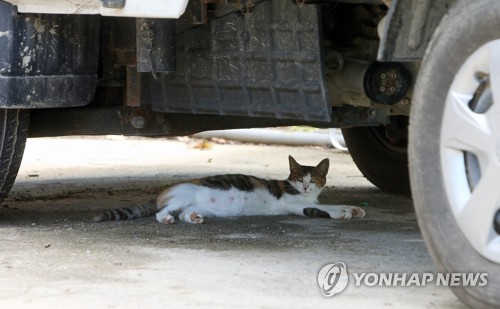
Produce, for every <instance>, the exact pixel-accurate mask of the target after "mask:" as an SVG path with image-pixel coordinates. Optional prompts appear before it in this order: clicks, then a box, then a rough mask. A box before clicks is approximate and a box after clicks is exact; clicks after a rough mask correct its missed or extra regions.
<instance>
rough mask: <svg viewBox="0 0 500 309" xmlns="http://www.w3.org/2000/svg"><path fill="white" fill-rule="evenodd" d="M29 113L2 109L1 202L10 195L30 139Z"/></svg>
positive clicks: (0, 145)
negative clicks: (27, 140)
mask: <svg viewBox="0 0 500 309" xmlns="http://www.w3.org/2000/svg"><path fill="white" fill-rule="evenodd" d="M28 126H29V111H28V110H18V109H0V202H1V201H3V200H4V199H5V198H6V197H7V195H8V194H9V191H10V189H11V188H12V185H13V184H14V181H15V180H16V176H17V172H18V171H19V167H20V166H21V160H22V157H23V153H24V146H25V145H26V138H27V137H28Z"/></svg>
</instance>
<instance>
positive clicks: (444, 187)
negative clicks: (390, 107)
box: [409, 0, 500, 308]
mask: <svg viewBox="0 0 500 309" xmlns="http://www.w3.org/2000/svg"><path fill="white" fill-rule="evenodd" d="M498 29H500V3H499V2H498V1H497V0H480V1H479V0H478V1H466V0H458V1H457V2H455V4H454V5H453V7H452V8H451V9H450V11H449V13H448V14H447V15H446V16H445V17H444V18H443V19H442V21H441V22H440V25H439V26H438V28H437V30H436V32H435V33H434V35H433V37H432V39H431V42H430V45H429V47H428V49H427V52H426V55H425V57H424V59H423V62H422V66H421V69H420V72H419V76H418V79H417V83H416V88H415V92H414V98H413V105H412V108H411V115H410V128H409V162H410V175H411V186H412V195H413V200H414V205H415V210H416V213H417V219H418V222H419V226H420V229H421V231H422V234H423V237H424V239H425V242H426V245H427V248H428V249H429V252H430V254H431V256H432V258H433V259H434V262H435V263H436V265H437V267H438V270H439V271H440V272H447V273H487V276H488V277H487V285H485V286H480V285H475V286H467V285H463V284H462V285H460V286H457V287H453V288H452V290H453V292H454V293H455V294H456V295H457V296H458V297H459V298H460V299H461V300H462V301H463V302H465V303H466V304H467V305H469V306H470V307H471V308H498V307H499V305H500V293H498V291H500V234H499V233H500V211H499V207H500V193H499V192H500V190H499V188H500V162H499V159H500V157H499V155H500V150H499V148H498V145H499V141H500V87H499V86H500V32H499V31H498Z"/></svg>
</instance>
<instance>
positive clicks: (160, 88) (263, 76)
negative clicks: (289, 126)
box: [149, 0, 331, 122]
mask: <svg viewBox="0 0 500 309" xmlns="http://www.w3.org/2000/svg"><path fill="white" fill-rule="evenodd" d="M319 23H320V14H319V9H318V7H317V6H316V5H303V6H299V5H297V4H296V2H295V1H289V0H273V1H264V2H259V3H257V4H256V6H255V9H254V10H253V11H252V12H251V13H248V14H245V15H242V14H241V13H240V12H239V11H238V12H232V13H229V14H226V15H224V16H223V17H220V18H217V19H215V20H212V21H211V22H210V23H209V24H207V25H205V26H197V27H191V28H187V29H185V30H183V31H179V29H178V30H177V72H176V73H173V74H160V75H159V77H158V78H157V79H154V78H153V77H151V76H150V77H149V86H150V89H149V90H150V94H149V95H150V100H151V103H152V105H153V108H154V110H156V111H160V112H168V113H194V114H215V115H233V116H250V117H272V118H281V119H299V120H306V121H319V122H330V119H331V108H330V104H329V100H328V94H327V90H326V82H325V79H324V76H325V75H324V72H323V61H322V53H321V50H322V47H321V44H320V43H321V41H320V24H319Z"/></svg>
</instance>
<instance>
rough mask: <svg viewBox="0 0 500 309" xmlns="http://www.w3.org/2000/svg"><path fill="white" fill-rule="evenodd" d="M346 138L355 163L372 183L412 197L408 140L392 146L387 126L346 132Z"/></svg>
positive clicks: (350, 129)
mask: <svg viewBox="0 0 500 309" xmlns="http://www.w3.org/2000/svg"><path fill="white" fill-rule="evenodd" d="M342 134H343V136H344V140H345V143H346V146H347V149H349V153H350V154H351V157H352V159H353V161H354V163H355V164H356V166H357V167H358V169H359V170H360V171H361V173H362V174H363V176H365V177H366V179H368V181H370V182H371V183H372V184H374V185H375V186H377V187H379V188H380V189H383V190H387V191H389V192H394V193H400V194H410V176H409V174H408V155H407V143H406V139H404V140H403V141H402V142H398V143H393V142H390V141H389V140H388V139H387V138H386V137H385V128H384V127H383V126H380V127H355V128H348V129H342Z"/></svg>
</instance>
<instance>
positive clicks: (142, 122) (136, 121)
mask: <svg viewBox="0 0 500 309" xmlns="http://www.w3.org/2000/svg"><path fill="white" fill-rule="evenodd" d="M130 125H131V126H132V127H134V129H143V128H144V127H145V126H146V119H144V117H142V116H133V117H132V118H131V119H130Z"/></svg>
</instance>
